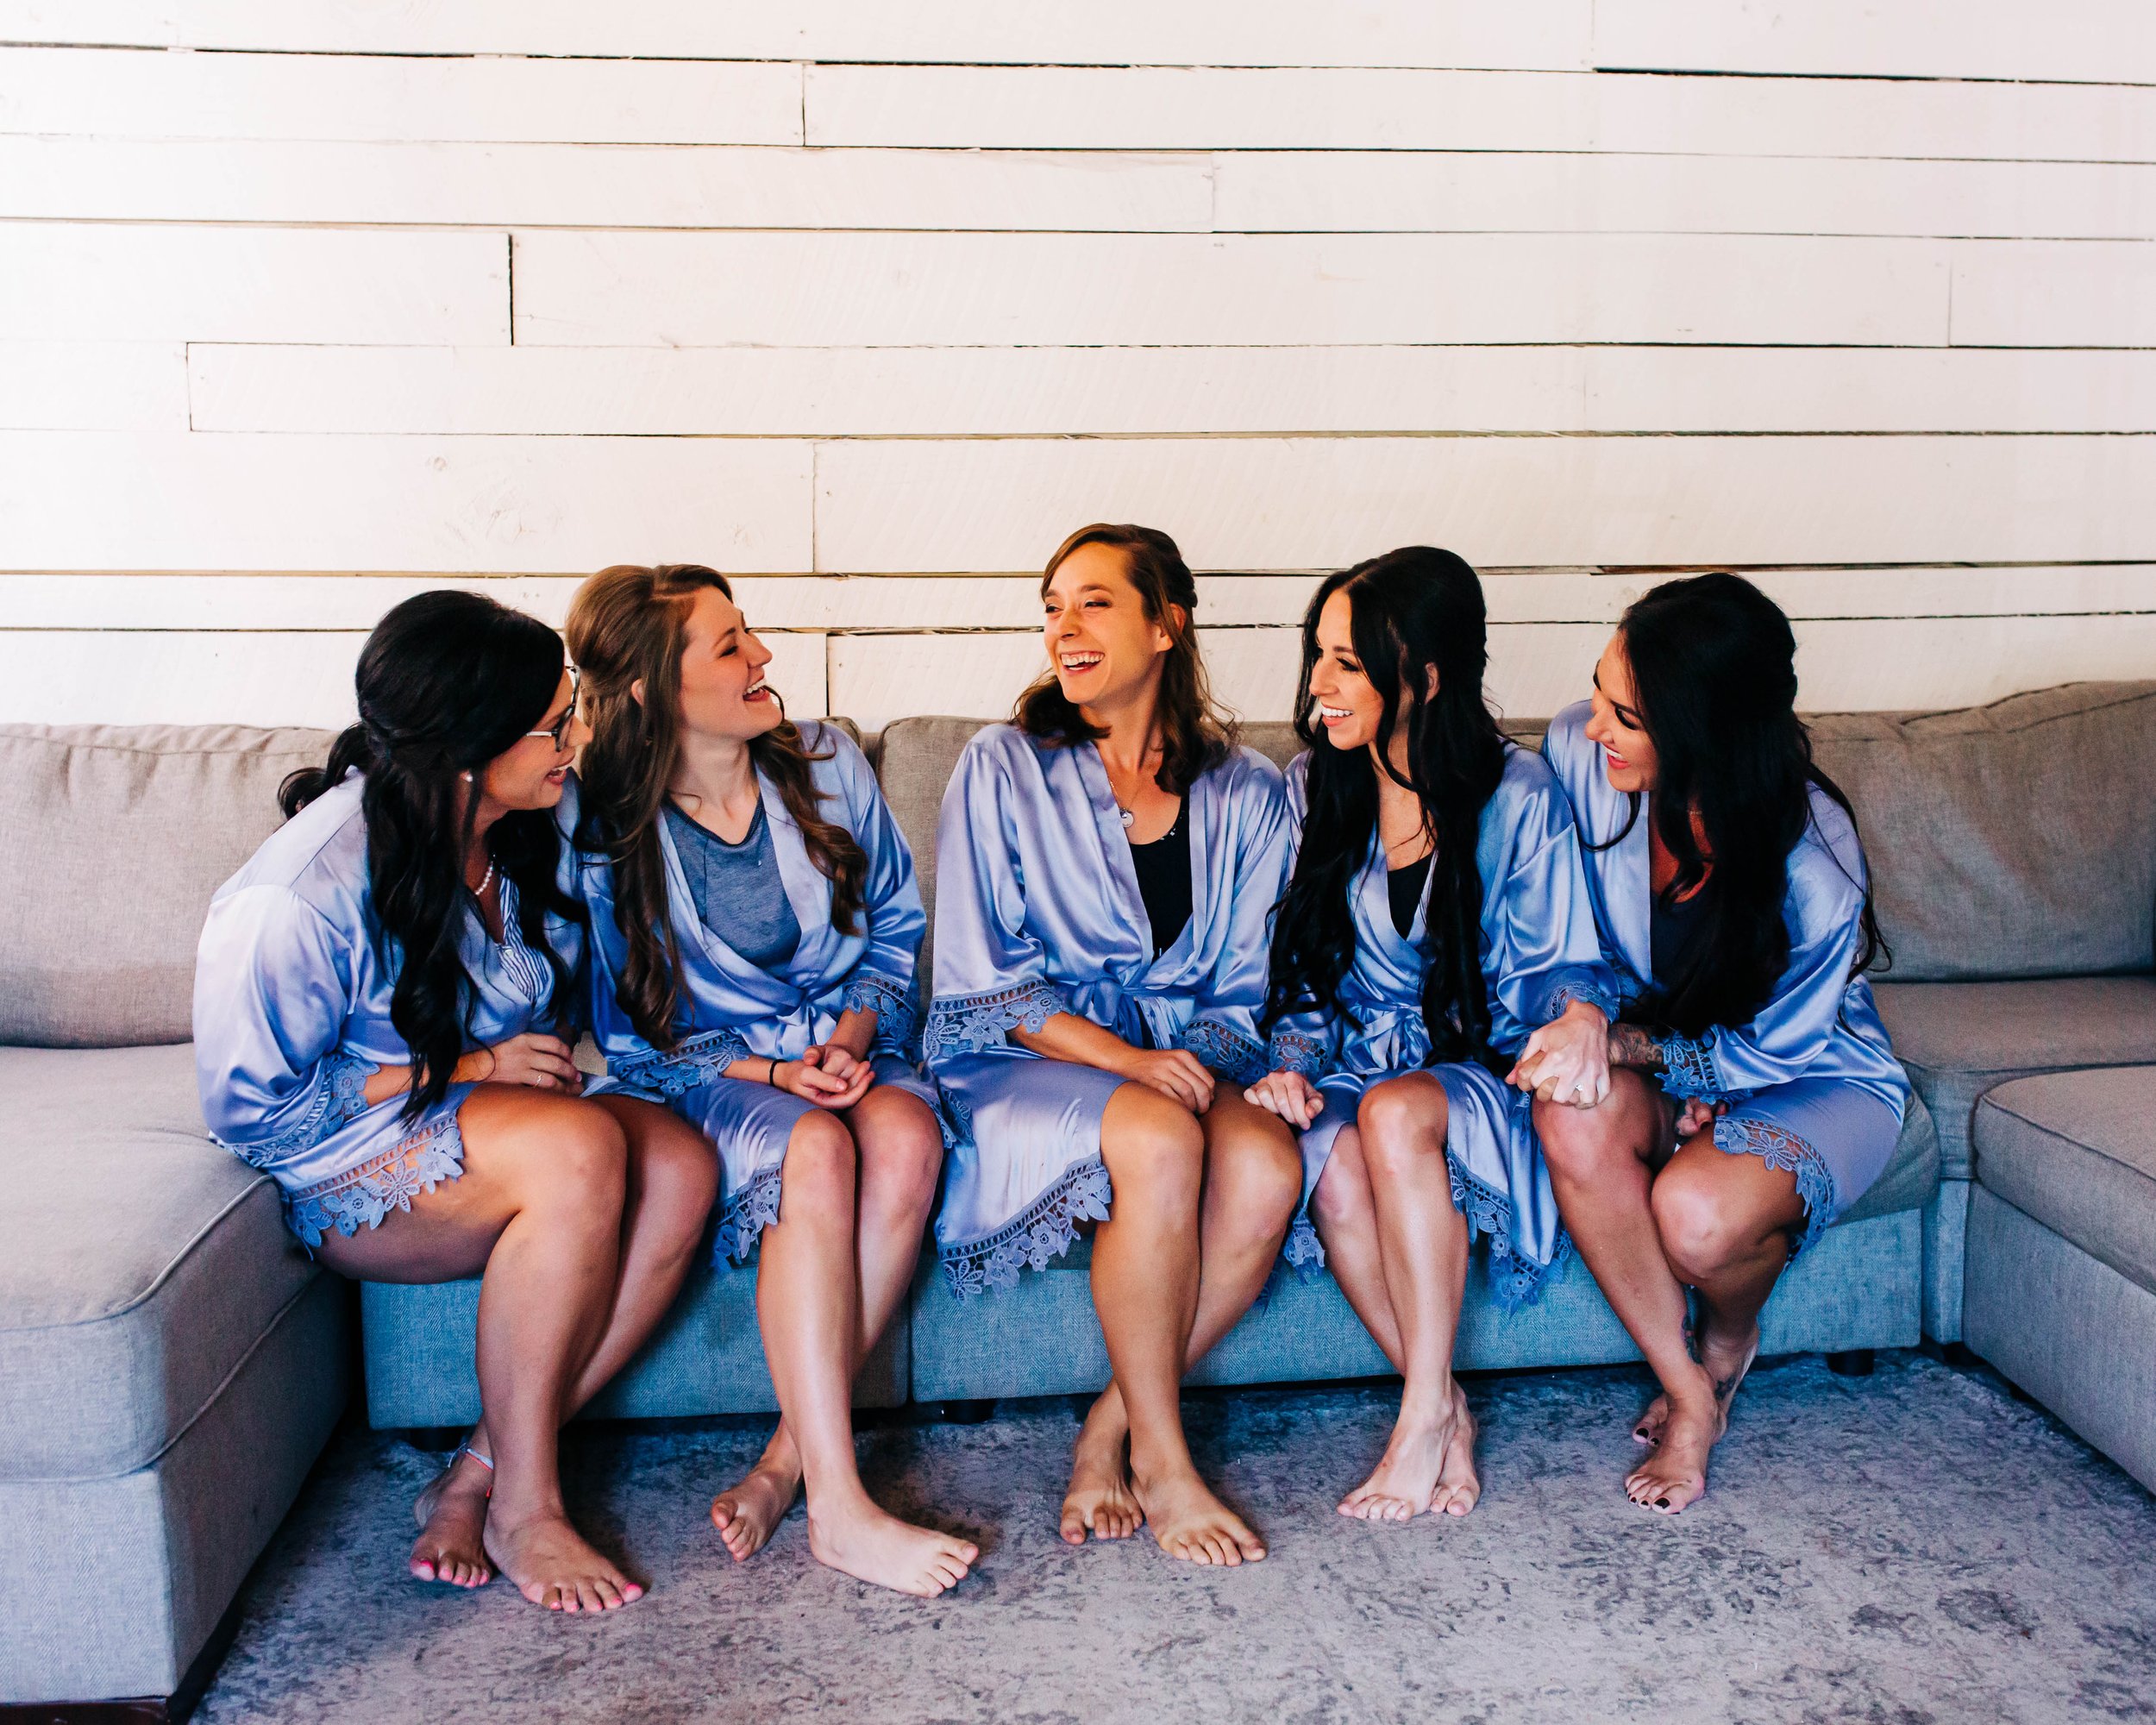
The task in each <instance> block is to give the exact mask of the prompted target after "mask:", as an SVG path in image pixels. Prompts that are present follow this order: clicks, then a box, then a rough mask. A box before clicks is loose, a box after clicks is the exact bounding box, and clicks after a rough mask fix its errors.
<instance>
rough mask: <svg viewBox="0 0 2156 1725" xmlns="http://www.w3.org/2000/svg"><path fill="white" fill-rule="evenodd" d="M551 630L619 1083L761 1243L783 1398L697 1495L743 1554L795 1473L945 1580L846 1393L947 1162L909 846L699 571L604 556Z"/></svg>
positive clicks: (922, 1587)
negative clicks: (663, 1122)
mask: <svg viewBox="0 0 2156 1725" xmlns="http://www.w3.org/2000/svg"><path fill="white" fill-rule="evenodd" d="M567 637H568V642H569V650H570V652H571V654H572V655H573V656H574V658H575V660H576V662H577V664H578V667H579V668H580V671H581V672H582V674H583V677H584V684H583V687H584V691H585V695H586V703H587V710H588V712H589V716H590V721H591V725H592V741H591V743H589V744H588V745H587V747H586V750H585V752H584V758H583V762H582V765H581V769H580V778H581V781H582V786H583V793H584V817H585V818H584V821H583V824H582V825H581V826H580V829H579V831H578V835H577V843H578V848H579V850H580V852H581V853H582V856H583V865H582V868H581V871H580V873H581V884H582V889H583V898H584V901H585V903H586V906H588V907H589V910H590V913H591V939H592V958H593V963H592V1020H593V1032H594V1034H595V1035H596V1036H597V1038H598V1039H599V1045H600V1047H601V1049H602V1050H603V1051H605V1055H606V1059H607V1071H608V1082H610V1083H611V1084H613V1085H617V1086H619V1087H621V1088H624V1089H626V1090H628V1091H629V1092H630V1093H631V1094H634V1095H643V1096H648V1097H650V1098H653V1099H655V1100H661V1101H665V1102H666V1103H667V1104H668V1105H669V1106H671V1107H673V1108H674V1111H675V1112H676V1113H679V1114H680V1115H681V1116H682V1117H683V1118H684V1119H686V1120H688V1121H690V1122H691V1123H692V1124H693V1125H694V1126H697V1127H698V1128H699V1130H701V1131H702V1132H704V1134H705V1136H706V1137H707V1138H710V1139H711V1142H712V1144H713V1145H714V1146H715V1147H716V1148H717V1151H718V1158H719V1164H720V1194H719V1203H720V1212H719V1224H718V1257H719V1258H720V1259H721V1260H722V1262H724V1261H728V1260H730V1261H732V1262H735V1263H739V1262H741V1261H743V1260H745V1259H746V1258H749V1255H750V1254H751V1253H752V1252H753V1253H756V1254H757V1255H758V1260H759V1261H758V1265H757V1271H756V1275H757V1284H756V1289H757V1299H756V1310H757V1317H758V1320H759V1322H760V1324H761V1327H762V1331H763V1342H764V1356H765V1358H766V1359H767V1360H768V1362H769V1364H770V1368H771V1377H772V1381H773V1383H774V1385H775V1386H776V1388H777V1390H778V1395H779V1407H780V1414H781V1416H782V1417H781V1419H780V1425H779V1428H778V1430H777V1431H776V1432H775V1433H774V1434H773V1437H772V1440H771V1442H770V1445H769V1446H768V1448H767V1449H766V1450H765V1452H764V1454H763V1458H762V1459H761V1460H760V1461H759V1462H758V1463H757V1464H756V1466H755V1469H754V1470H753V1471H751V1472H750V1473H749V1477H747V1478H746V1479H744V1480H743V1481H742V1482H741V1483H740V1484H738V1485H736V1486H735V1487H733V1488H732V1489H731V1490H728V1491H726V1492H724V1493H722V1494H721V1495H720V1496H719V1497H718V1500H717V1501H716V1502H713V1504H712V1505H711V1520H712V1521H713V1522H714V1523H716V1524H717V1526H718V1530H719V1534H720V1536H721V1538H723V1539H724V1540H725V1542H726V1546H727V1549H728V1550H729V1551H730V1552H731V1553H733V1555H734V1557H735V1558H736V1559H737V1560H738V1559H746V1558H748V1557H749V1556H750V1555H752V1554H753V1553H755V1551H756V1550H757V1549H759V1548H760V1547H761V1546H762V1545H763V1543H764V1542H765V1541H766V1540H768V1539H769V1538H770V1536H771V1534H772V1531H773V1530H774V1528H775V1527H777V1525H778V1523H779V1521H780V1520H781V1519H782V1518H783V1517H784V1516H785V1515H786V1513H787V1509H788V1508H789V1507H790V1505H791V1504H792V1502H793V1497H794V1495H795V1493H796V1492H797V1491H799V1490H800V1489H801V1488H802V1487H803V1485H804V1484H805V1486H806V1489H807V1496H808V1520H809V1546H810V1549H811V1550H812V1552H814V1553H815V1554H816V1556H817V1557H818V1559H820V1560H821V1561H823V1562H824V1563H827V1564H830V1565H832V1566H833V1567H834V1568H837V1569H840V1570H843V1571H845V1572H846V1573H847V1574H849V1575H852V1576H855V1577H857V1578H860V1579H862V1580H863V1581H870V1582H874V1583H877V1584H881V1585H882V1586H885V1587H892V1588H896V1589H898V1590H900V1591H902V1592H907V1593H916V1594H924V1595H931V1594H937V1593H941V1592H943V1590H945V1589H946V1588H949V1587H951V1586H954V1585H955V1584H956V1583H957V1582H958V1581H959V1580H960V1579H961V1578H962V1577H963V1576H964V1575H965V1574H966V1572H967V1569H968V1565H971V1564H972V1563H973V1561H974V1560H975V1558H976V1557H977V1556H978V1555H979V1553H978V1551H977V1550H976V1549H975V1546H972V1545H971V1544H969V1543H968V1542H967V1541H965V1540H958V1539H955V1538H951V1537H950V1536H947V1535H945V1534H937V1533H934V1532H931V1530H929V1529H927V1528H924V1527H913V1526H911V1525H910V1524H908V1523H906V1522H904V1521H899V1519H898V1518H897V1517H895V1516H893V1515H888V1514H887V1513H886V1512H885V1511H884V1510H882V1509H880V1508H878V1507H877V1505H876V1504H875V1503H874V1502H872V1501H870V1499H869V1497H868V1493H867V1491H866V1490H863V1489H862V1484H861V1477H860V1474H859V1473H858V1471H856V1467H855V1461H854V1448H853V1426H852V1410H851V1386H852V1383H853V1378H854V1374H855V1372H856V1371H858V1370H859V1368H860V1366H861V1364H862V1360H863V1359H864V1358H865V1357H866V1355H867V1352H868V1349H869V1348H870V1347H872V1346H874V1344H875V1341H876V1339H877V1338H878V1337H879V1336H881V1334H882V1333H883V1331H884V1328H885V1327H886V1326H887V1325H888V1324H889V1323H890V1321H891V1320H892V1317H893V1314H895V1313H896V1311H897V1309H898V1307H899V1302H900V1301H901V1300H902V1299H903V1297H904V1295H905V1293H906V1285H907V1283H908V1282H909V1281H910V1280H911V1279H912V1274H913V1266H914V1263H915V1260H916V1259H917V1258H918V1256H919V1253H920V1245H921V1238H922V1234H923V1231H924V1228H925V1226H926V1225H927V1221H928V1214H929V1210H930V1208H931V1205H932V1204H933V1202H934V1201H935V1195H936V1182H937V1175H938V1173H939V1172H940V1170H941V1167H942V1162H943V1134H942V1130H941V1126H940V1122H939V1116H938V1110H937V1101H936V1092H935V1088H934V1087H933V1085H931V1083H930V1082H928V1081H927V1080H926V1079H924V1077H922V1076H921V1075H920V1073H919V1071H918V1069H917V1068H916V1067H915V1066H914V1064H913V1061H912V1044H913V1040H914V1033H915V1028H916V1025H917V1022H918V1009H917V1007H916V1005H915V993H914V987H913V966H914V962H915V958H916V957H917V955H918V952H919V950H920V944H921V936H922V934H923V933H924V931H925V929H926V925H927V919H926V918H925V916H924V914H923V912H922V909H921V895H920V891H919V888H918V887H917V886H916V885H915V884H914V880H913V859H912V856H911V854H910V853H909V852H908V851H907V850H906V840H905V839H904V837H901V836H900V834H899V829H898V824H897V823H896V822H895V821H894V820H893V819H892V818H891V811H890V809H889V807H888V806H887V805H886V803H885V802H884V800H883V795H882V793H881V790H880V789H879V788H878V787H877V785H876V781H875V775H874V773H873V772H872V771H871V770H870V769H869V766H868V761H867V759H866V758H865V757H864V756H862V752H861V750H860V749H859V747H858V746H857V745H856V743H854V741H853V740H852V738H850V737H848V736H846V735H845V733H844V732H843V731H840V730H838V729H837V727H835V726H831V725H825V724H805V725H799V726H797V725H795V724H793V722H791V721H790V720H789V719H787V717H786V714H785V712H784V710H783V709H782V708H781V707H780V703H779V698H778V695H777V693H776V692H775V691H774V690H773V689H771V688H770V687H768V685H767V684H766V683H765V681H764V669H765V668H766V667H767V666H768V664H769V663H770V662H771V654H770V652H769V650H768V649H767V648H766V647H765V646H764V645H763V643H761V642H760V641H759V640H757V638H756V637H755V635H754V634H753V633H751V632H750V630H749V626H748V624H747V622H746V621H745V620H744V619H743V617H742V614H741V612H740V609H739V608H738V607H737V606H736V604H735V603H734V598H733V593H732V590H731V589H730V587H729V586H728V585H727V583H726V580H725V579H724V577H723V576H721V575H719V574H718V573H717V572H715V571H714V570H711V569H708V568H703V567H701V566H700V565H694V564H680V565H671V566H667V567H664V568H638V567H635V566H631V565H622V566H618V567H617V568H610V569H605V570H602V571H601V572H600V573H599V574H596V575H594V576H592V579H591V580H588V581H586V582H585V584H584V585H583V586H582V587H581V588H580V589H579V591H578V593H577V596H576V599H575V601H574V603H573V605H571V606H570V610H569V618H568V627H567Z"/></svg>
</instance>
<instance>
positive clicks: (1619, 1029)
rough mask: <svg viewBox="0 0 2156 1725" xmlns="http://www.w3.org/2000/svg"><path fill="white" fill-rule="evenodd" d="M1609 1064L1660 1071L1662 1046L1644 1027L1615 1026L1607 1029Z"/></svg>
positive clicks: (1630, 1025)
mask: <svg viewBox="0 0 2156 1725" xmlns="http://www.w3.org/2000/svg"><path fill="white" fill-rule="evenodd" d="M1609 1063H1610V1064H1611V1065H1612V1066H1639V1067H1644V1068H1645V1069H1647V1070H1648V1071H1650V1072H1658V1071H1660V1070H1661V1069H1662V1067H1663V1064H1664V1061H1663V1056H1662V1044H1660V1043H1658V1042H1657V1041H1656V1040H1655V1039H1654V1036H1653V1033H1652V1032H1650V1031H1648V1030H1647V1029H1646V1028H1645V1026H1641V1025H1636V1024H1616V1025H1612V1026H1610V1027H1609Z"/></svg>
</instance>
